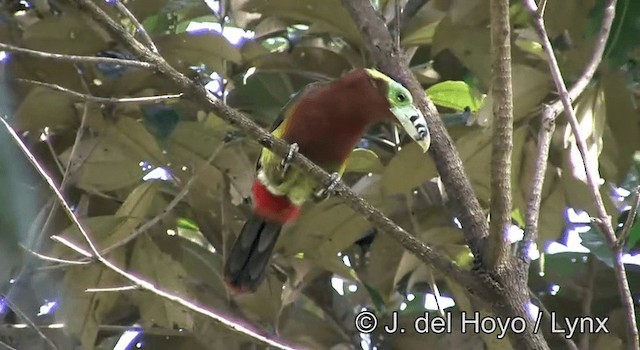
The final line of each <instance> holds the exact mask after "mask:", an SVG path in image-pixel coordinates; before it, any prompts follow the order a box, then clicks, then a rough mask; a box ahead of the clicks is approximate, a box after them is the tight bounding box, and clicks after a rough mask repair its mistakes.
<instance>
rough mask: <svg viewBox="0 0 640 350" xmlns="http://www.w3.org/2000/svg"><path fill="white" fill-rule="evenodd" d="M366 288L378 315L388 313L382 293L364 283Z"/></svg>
mask: <svg viewBox="0 0 640 350" xmlns="http://www.w3.org/2000/svg"><path fill="white" fill-rule="evenodd" d="M363 285H364V288H365V289H366V290H367V293H368V294H369V297H370V298H371V302H373V306H375V308H376V311H377V313H378V314H384V313H385V312H386V306H385V305H384V299H383V298H382V295H380V292H378V291H377V290H375V289H374V288H372V287H371V286H369V285H368V284H366V283H363Z"/></svg>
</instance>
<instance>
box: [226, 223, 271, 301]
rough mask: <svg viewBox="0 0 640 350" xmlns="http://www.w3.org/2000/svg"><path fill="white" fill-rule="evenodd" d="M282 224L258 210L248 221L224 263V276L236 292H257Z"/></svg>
mask: <svg viewBox="0 0 640 350" xmlns="http://www.w3.org/2000/svg"><path fill="white" fill-rule="evenodd" d="M281 230H282V225H281V224H279V223H276V222H271V221H268V220H266V219H265V218H262V217H260V216H258V215H256V214H255V213H254V214H253V215H252V216H251V218H250V219H249V221H247V222H246V223H245V224H244V227H243V228H242V231H241V232H240V235H239V236H238V238H237V239H236V241H235V243H234V244H233V248H231V252H230V253H229V255H228V256H227V259H226V261H225V265H224V278H225V282H226V283H227V285H228V286H229V287H230V288H231V289H232V290H234V291H235V292H239V293H242V292H255V291H256V290H257V289H258V287H259V286H260V283H262V280H263V279H264V276H265V271H266V269H267V266H269V261H270V259H271V255H272V254H273V249H274V247H275V245H276V242H277V241H278V236H280V231H281Z"/></svg>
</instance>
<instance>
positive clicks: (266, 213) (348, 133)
mask: <svg viewBox="0 0 640 350" xmlns="http://www.w3.org/2000/svg"><path fill="white" fill-rule="evenodd" d="M382 121H393V122H396V123H399V124H400V125H401V126H402V128H403V129H404V130H405V131H406V133H407V134H408V135H409V136H410V137H411V138H412V139H413V140H414V141H416V142H417V143H418V144H419V145H420V147H421V148H422V149H423V150H424V151H425V152H426V151H427V150H428V149H429V145H430V141H431V139H430V135H429V130H428V128H427V122H426V120H425V118H424V116H423V115H422V113H421V112H420V110H419V109H418V108H416V107H415V105H414V104H413V98H412V96H411V94H410V93H409V91H408V90H407V89H406V88H405V87H404V86H402V84H400V83H398V82H396V81H394V80H393V79H391V78H389V77H388V76H387V75H385V74H383V73H381V72H379V71H378V70H375V69H355V70H352V71H350V72H348V73H346V74H345V75H343V76H342V77H341V78H339V79H337V80H334V81H331V82H326V83H312V84H310V85H308V86H307V87H305V88H303V89H302V90H301V91H300V92H299V93H298V94H296V96H294V97H293V98H292V99H291V101H289V102H288V103H287V104H286V105H285V106H284V107H283V108H282V110H281V112H280V115H279V117H278V118H277V120H276V121H275V123H274V126H273V129H272V134H273V136H274V137H276V138H279V139H283V140H284V141H286V142H288V143H289V144H290V145H291V146H290V149H289V153H288V155H287V157H284V158H281V157H278V156H277V155H275V154H274V153H272V152H271V151H269V150H268V149H266V148H264V149H262V151H261V153H260V156H259V159H258V164H257V167H256V175H257V176H256V179H255V181H254V183H253V186H252V206H253V211H252V214H251V217H250V218H249V220H248V221H247V222H246V223H245V225H244V227H243V228H242V230H241V232H240V235H239V236H238V238H237V239H236V241H235V243H234V245H233V247H232V248H231V251H230V252H229V253H228V256H227V258H226V262H225V267H224V276H225V281H226V283H227V285H228V286H229V287H230V289H231V290H233V291H234V292H254V291H255V290H256V289H257V288H258V286H259V285H260V283H261V282H262V280H263V278H264V276H265V271H266V268H267V266H268V265H269V261H270V258H271V255H272V253H273V250H274V247H275V245H276V241H277V239H278V236H279V235H280V231H281V230H282V228H283V226H284V225H286V224H288V223H291V222H293V221H295V220H296V219H297V218H298V216H299V214H300V208H301V206H302V204H303V203H305V202H307V201H308V200H310V199H316V198H317V199H321V198H325V197H326V195H327V193H328V192H330V190H331V189H332V188H333V187H334V186H335V184H336V183H337V181H339V179H340V176H342V174H343V172H344V170H345V165H346V164H345V163H346V160H347V158H348V156H349V154H350V153H351V151H352V150H353V149H354V148H355V147H356V145H357V144H358V142H359V141H360V140H361V138H362V137H363V135H364V133H365V131H366V130H367V128H368V127H369V126H371V125H372V124H375V123H377V122H382ZM295 152H300V153H301V154H303V155H304V156H306V157H307V158H308V159H309V160H311V161H312V162H314V163H315V164H317V165H318V166H320V167H322V168H323V169H325V170H326V171H327V172H329V173H331V174H332V179H333V182H332V183H331V184H330V185H328V186H326V185H323V184H321V183H319V182H318V181H316V180H315V179H314V178H312V177H311V176H310V175H308V174H306V173H305V172H303V171H302V170H301V169H298V168H296V167H293V166H291V167H290V164H289V161H290V160H291V157H292V156H293V154H294V153H295Z"/></svg>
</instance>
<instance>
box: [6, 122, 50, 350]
mask: <svg viewBox="0 0 640 350" xmlns="http://www.w3.org/2000/svg"><path fill="white" fill-rule="evenodd" d="M0 120H2V121H4V119H2V118H0ZM5 302H6V303H7V306H9V308H11V310H13V312H15V313H16V315H18V316H19V317H20V318H21V319H22V320H24V322H25V324H26V325H27V326H28V327H29V328H30V329H32V330H34V331H35V332H36V334H38V336H40V338H42V340H44V341H45V343H47V345H49V347H50V348H51V349H54V350H57V349H58V347H57V346H56V344H55V343H54V342H53V341H52V340H51V339H49V337H47V336H46V334H44V333H42V331H41V330H40V328H38V326H36V324H35V322H33V321H32V320H31V319H30V318H29V316H27V314H26V313H24V311H22V309H20V307H18V305H16V303H14V302H13V301H12V300H10V299H9V298H6V299H5Z"/></svg>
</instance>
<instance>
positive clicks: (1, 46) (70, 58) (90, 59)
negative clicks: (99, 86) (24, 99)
mask: <svg viewBox="0 0 640 350" xmlns="http://www.w3.org/2000/svg"><path fill="white" fill-rule="evenodd" d="M0 50H3V51H9V52H15V53H17V54H21V55H28V56H33V57H40V58H47V59H51V60H56V61H66V62H75V63H103V64H113V65H121V66H128V67H137V68H151V69H153V68H155V67H154V66H153V65H152V64H150V63H148V62H141V61H135V60H126V59H121V58H112V57H94V56H76V55H63V54H58V53H50V52H44V51H36V50H31V49H25V48H23V47H17V46H13V45H10V44H5V43H0Z"/></svg>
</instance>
